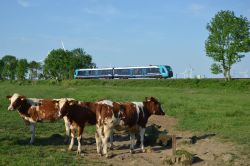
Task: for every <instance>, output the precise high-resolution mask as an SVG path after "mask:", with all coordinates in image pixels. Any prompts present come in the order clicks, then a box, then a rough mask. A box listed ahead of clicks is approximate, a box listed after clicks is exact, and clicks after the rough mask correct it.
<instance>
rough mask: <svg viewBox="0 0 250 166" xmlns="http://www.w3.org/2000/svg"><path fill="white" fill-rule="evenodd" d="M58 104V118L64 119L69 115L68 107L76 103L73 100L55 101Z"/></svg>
mask: <svg viewBox="0 0 250 166" xmlns="http://www.w3.org/2000/svg"><path fill="white" fill-rule="evenodd" d="M57 102H58V104H59V111H58V112H59V117H64V116H66V115H67V114H68V113H69V107H70V106H71V105H73V104H74V103H75V102H76V101H75V100H73V99H67V98H63V99H60V100H58V101H57Z"/></svg>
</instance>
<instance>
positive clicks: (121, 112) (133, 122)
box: [97, 97, 165, 153]
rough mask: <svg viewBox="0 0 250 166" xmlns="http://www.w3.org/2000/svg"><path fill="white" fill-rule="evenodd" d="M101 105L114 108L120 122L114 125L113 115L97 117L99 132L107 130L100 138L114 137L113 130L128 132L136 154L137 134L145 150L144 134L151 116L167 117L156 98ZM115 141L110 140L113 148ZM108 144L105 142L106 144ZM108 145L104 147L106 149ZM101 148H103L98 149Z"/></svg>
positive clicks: (107, 102) (131, 149)
mask: <svg viewBox="0 0 250 166" xmlns="http://www.w3.org/2000/svg"><path fill="white" fill-rule="evenodd" d="M99 103H102V104H104V103H106V104H108V105H110V106H112V107H113V113H114V114H116V115H117V117H118V120H116V123H112V122H113V121H112V120H111V118H110V117H111V115H109V116H107V115H105V114H98V115H97V130H99V128H100V129H103V128H106V132H104V133H103V135H99V136H100V137H110V136H111V137H112V133H113V131H114V130H113V129H118V130H127V131H128V132H129V133H130V153H133V152H134V144H135V133H137V132H138V131H139V135H140V142H141V150H142V152H145V149H144V143H143V142H144V134H145V128H146V124H147V122H148V118H149V117H150V116H151V115H153V114H154V115H165V113H164V111H163V109H162V106H161V103H160V102H159V101H158V100H157V99H156V98H154V97H146V98H145V100H144V101H143V102H126V103H118V102H112V101H109V100H103V101H99ZM105 120H106V121H110V124H108V125H107V123H101V122H102V121H105ZM117 122H118V123H117ZM112 141H113V139H110V142H111V147H112V146H113V142H112ZM105 143H106V142H103V144H105ZM97 146H98V144H97ZM106 146H107V145H103V147H106ZM98 148H101V147H97V149H98Z"/></svg>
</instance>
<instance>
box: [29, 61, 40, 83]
mask: <svg viewBox="0 0 250 166" xmlns="http://www.w3.org/2000/svg"><path fill="white" fill-rule="evenodd" d="M41 69H42V65H41V63H39V62H36V61H31V62H30V63H29V79H31V80H35V79H39V74H41V72H40V70H41Z"/></svg>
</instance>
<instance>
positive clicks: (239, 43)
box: [205, 11, 250, 80]
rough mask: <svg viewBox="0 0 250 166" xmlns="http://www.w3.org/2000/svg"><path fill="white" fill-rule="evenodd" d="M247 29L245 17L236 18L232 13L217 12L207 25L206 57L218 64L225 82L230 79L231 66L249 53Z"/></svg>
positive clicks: (247, 22) (248, 25) (249, 45)
mask: <svg viewBox="0 0 250 166" xmlns="http://www.w3.org/2000/svg"><path fill="white" fill-rule="evenodd" d="M249 27H250V23H249V21H248V20H247V18H246V17H243V16H240V17H237V16H235V15H234V12H232V11H220V12H218V13H217V14H216V15H215V17H214V18H212V20H211V22H210V23H208V25H207V30H208V31H209V36H208V39H207V40H206V42H205V48H206V55H207V56H208V57H211V58H212V59H213V60H214V61H215V62H217V63H218V64H220V66H221V68H222V69H223V74H224V77H225V78H226V79H227V80H230V79H231V74H230V70H231V68H232V65H233V64H235V63H237V62H239V61H241V59H242V58H243V57H244V55H243V54H242V53H246V52H249V51H250V32H249Z"/></svg>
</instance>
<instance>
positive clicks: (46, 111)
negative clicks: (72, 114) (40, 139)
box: [6, 93, 69, 144]
mask: <svg viewBox="0 0 250 166" xmlns="http://www.w3.org/2000/svg"><path fill="white" fill-rule="evenodd" d="M6 98H8V99H9V100H10V105H9V107H8V110H9V111H13V110H18V112H19V114H20V116H21V117H22V118H23V120H24V122H25V124H27V125H30V130H31V132H32V135H31V139H30V144H33V143H34V140H35V127H36V126H35V124H36V122H42V121H55V120H57V119H59V115H58V114H59V113H58V111H59V106H58V104H56V101H55V100H47V99H36V98H26V97H25V96H21V95H19V94H17V93H15V94H13V95H12V96H6ZM64 122H65V128H66V135H68V134H69V123H68V121H67V118H64Z"/></svg>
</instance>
